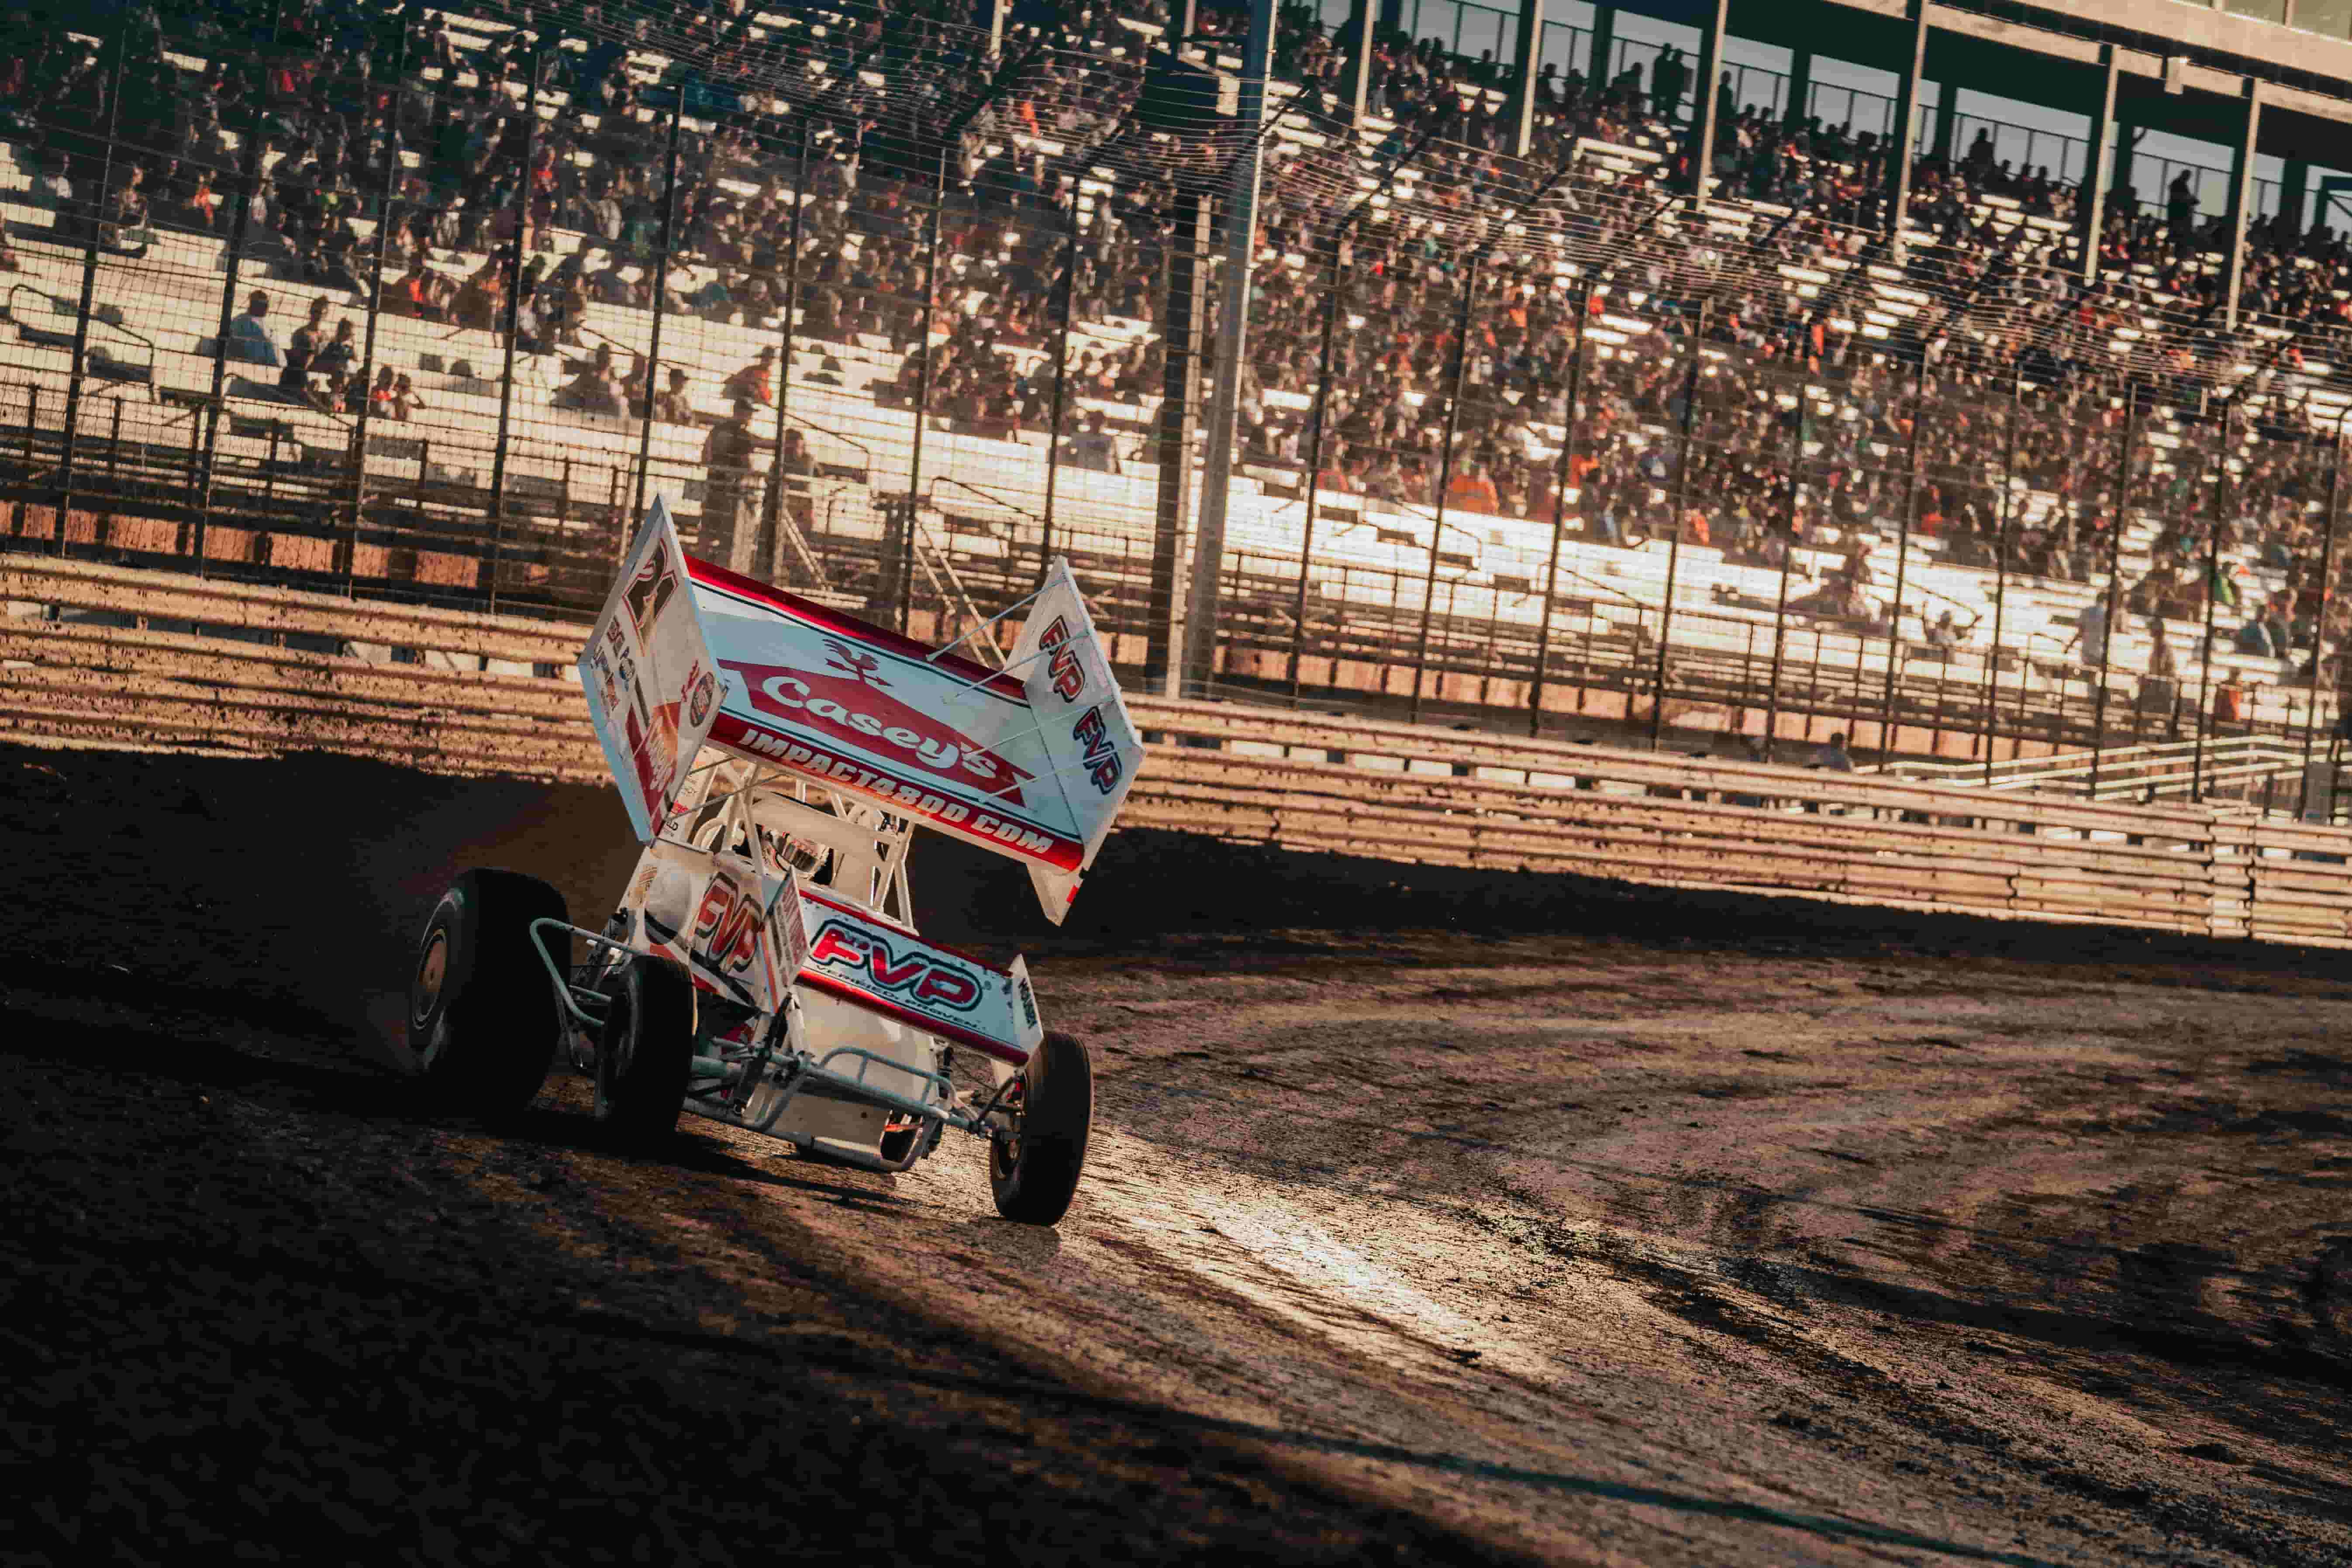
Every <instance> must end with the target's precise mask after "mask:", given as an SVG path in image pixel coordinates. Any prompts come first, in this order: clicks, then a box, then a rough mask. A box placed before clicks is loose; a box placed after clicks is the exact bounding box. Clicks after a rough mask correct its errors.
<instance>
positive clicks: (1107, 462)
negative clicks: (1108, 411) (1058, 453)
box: [1062, 413, 1119, 474]
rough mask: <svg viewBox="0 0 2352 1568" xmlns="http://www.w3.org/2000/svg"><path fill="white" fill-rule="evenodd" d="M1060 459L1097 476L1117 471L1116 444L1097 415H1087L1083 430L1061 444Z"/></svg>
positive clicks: (1099, 415)
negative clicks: (1089, 469) (1091, 471)
mask: <svg viewBox="0 0 2352 1568" xmlns="http://www.w3.org/2000/svg"><path fill="white" fill-rule="evenodd" d="M1062 458H1063V460H1064V461H1066V462H1068V463H1070V464H1072V465H1073V466H1075V467H1076V468H1091V469H1093V470H1094V471H1095V472H1097V473H1098V474H1115V473H1118V471H1119V468H1118V442H1117V441H1116V440H1114V439H1112V437H1111V434H1110V432H1109V431H1108V430H1106V429H1104V428H1103V416H1101V414H1099V413H1095V414H1089V415H1087V422H1086V426H1085V428H1083V429H1081V430H1080V431H1079V432H1078V433H1077V434H1076V435H1075V436H1073V437H1070V438H1069V439H1068V440H1066V441H1065V442H1063V443H1062Z"/></svg>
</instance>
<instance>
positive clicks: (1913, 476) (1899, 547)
mask: <svg viewBox="0 0 2352 1568" xmlns="http://www.w3.org/2000/svg"><path fill="white" fill-rule="evenodd" d="M1926 427H1927V363H1926V362H1925V361H1924V360H1923V361H1922V362H1921V363H1918V364H1915V365H1913V366H1912V367H1911V456H1910V458H1909V460H1908V463H1907V464H1906V473H1905V476H1904V480H1903V533H1902V537H1901V538H1900V539H1899V540H1898V541H1897V542H1895V601H1894V603H1893V605H1890V606H1889V607H1888V610H1887V614H1886V694H1885V700H1883V701H1882V702H1881V703H1880V704H1879V709H1878V765H1879V766H1880V767H1882V768H1883V767H1885V765H1886V764H1887V763H1888V761H1889V760H1890V759H1891V758H1892V757H1893V756H1894V754H1895V681H1896V679H1898V677H1899V676H1900V674H1901V672H1902V668H1903V590H1904V588H1905V586H1906V584H1907V583H1908V581H1909V577H1908V574H1909V571H1910V567H1911V529H1912V525H1913V524H1914V523H1916V522H1917V521H1918V519H1919V437H1920V433H1921V432H1922V431H1923V430H1925V429H1926ZM1855 662H1856V663H1857V664H1859V663H1860V662H1861V656H1860V655H1859V654H1857V655H1856V656H1855Z"/></svg>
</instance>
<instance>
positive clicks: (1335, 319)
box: [1290, 219, 1348, 708]
mask: <svg viewBox="0 0 2352 1568" xmlns="http://www.w3.org/2000/svg"><path fill="white" fill-rule="evenodd" d="M1347 228H1348V225H1347V221H1346V220H1345V219H1342V220H1341V221H1340V222H1339V224H1338V225H1337V226H1334V228H1333V229H1332V232H1331V260H1330V264H1329V267H1328V268H1327V270H1326V271H1325V273H1324V278H1323V346H1322V349H1321V352H1320V353H1319V354H1318V357H1317V359H1316V361H1315V412H1314V414H1313V415H1312V416H1310V418H1309V420H1308V424H1307V480H1306V484H1305V486H1304V487H1303V489H1304V493H1305V495H1306V497H1307V522H1306V526H1305V527H1304V528H1303V529H1301V530H1300V531H1299V535H1298V589H1297V594H1296V595H1293V597H1292V600H1291V606H1290V704H1291V706H1292V707H1294V708H1296V707H1297V705H1298V695H1299V691H1300V689H1301V688H1302V687H1304V685H1305V684H1306V681H1305V678H1304V676H1303V675H1302V674H1301V673H1300V672H1301V671H1302V670H1303V669H1304V668H1305V664H1306V653H1307V575H1308V574H1309V573H1310V572H1311V571H1312V570H1313V569H1314V559H1315V504H1316V497H1317V494H1318V488H1319V486H1320V484H1321V481H1322V478H1323V432H1324V429H1325V427H1326V426H1327V423H1328V420H1329V418H1330V410H1331V383H1332V380H1333V375H1332V371H1331V340H1332V338H1333V337H1334V336H1335V335H1336V333H1337V332H1338V330H1339V247H1341V246H1342V245H1344V244H1345V243H1346V242H1347Z"/></svg>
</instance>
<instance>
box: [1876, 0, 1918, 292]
mask: <svg viewBox="0 0 2352 1568" xmlns="http://www.w3.org/2000/svg"><path fill="white" fill-rule="evenodd" d="M1904 17H1905V20H1906V22H1907V23H1908V24H1909V26H1910V28H1911V47H1910V48H1909V50H1908V51H1907V52H1906V54H1905V56H1904V66H1903V71H1902V75H1901V79H1900V80H1899V82H1898V83H1897V85H1896V87H1895V127H1894V132H1893V135H1894V139H1895V144H1894V145H1893V146H1892V147H1889V148H1888V149H1887V150H1886V156H1887V170H1886V174H1887V181H1886V191H1887V196H1886V233H1887V236H1888V237H1889V238H1891V239H1893V240H1894V242H1895V256H1896V257H1897V258H1900V256H1901V255H1902V248H1903V226H1904V224H1905V222H1906V220H1907V219H1908V218H1909V216H1910V214H1911V145H1912V143H1913V142H1916V141H1917V140H1918V139H1919V80H1920V78H1921V77H1922V75H1924V74H1925V72H1926V69H1927V0H1906V5H1905V6H1904Z"/></svg>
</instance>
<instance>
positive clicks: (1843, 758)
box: [1813, 730, 1853, 773]
mask: <svg viewBox="0 0 2352 1568" xmlns="http://www.w3.org/2000/svg"><path fill="white" fill-rule="evenodd" d="M1813 765H1814V766H1815V767H1817V768H1827V769H1829V770H1830V771H1831V772H1832V773H1852V772H1853V753H1852V752H1848V751H1847V750H1846V749H1845V731H1843V730H1840V731H1838V732H1837V733H1836V734H1834V735H1832V736H1831V737H1830V738H1829V740H1828V741H1827V742H1825V743H1824V744H1823V745H1822V750H1821V755H1820V756H1818V757H1816V758H1815V759H1814V761H1813Z"/></svg>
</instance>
